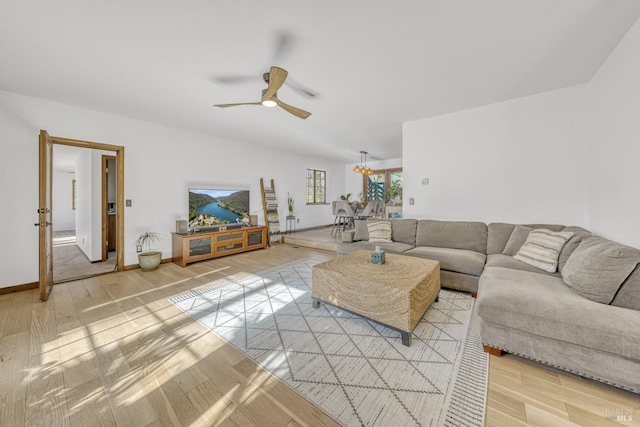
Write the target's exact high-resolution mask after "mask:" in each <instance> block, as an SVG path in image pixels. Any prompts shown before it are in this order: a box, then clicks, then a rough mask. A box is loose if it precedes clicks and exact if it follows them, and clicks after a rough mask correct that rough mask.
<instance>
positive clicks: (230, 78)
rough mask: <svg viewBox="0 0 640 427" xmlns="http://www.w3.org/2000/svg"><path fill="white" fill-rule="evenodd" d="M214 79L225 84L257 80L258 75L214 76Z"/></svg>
mask: <svg viewBox="0 0 640 427" xmlns="http://www.w3.org/2000/svg"><path fill="white" fill-rule="evenodd" d="M213 79H214V80H215V81H216V82H218V83H223V84H236V83H244V82H249V81H251V80H257V78H256V76H214V77H213Z"/></svg>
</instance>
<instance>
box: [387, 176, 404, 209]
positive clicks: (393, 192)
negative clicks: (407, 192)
mask: <svg viewBox="0 0 640 427" xmlns="http://www.w3.org/2000/svg"><path fill="white" fill-rule="evenodd" d="M386 196H387V197H388V198H389V202H391V203H392V204H395V203H398V202H400V201H401V200H402V185H401V184H400V182H398V181H395V182H393V183H392V184H391V185H390V186H389V188H387V191H386Z"/></svg>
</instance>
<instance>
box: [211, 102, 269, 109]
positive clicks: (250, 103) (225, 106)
mask: <svg viewBox="0 0 640 427" xmlns="http://www.w3.org/2000/svg"><path fill="white" fill-rule="evenodd" d="M238 105H262V103H261V102H238V103H235V104H215V105H214V107H220V108H227V107H237V106H238Z"/></svg>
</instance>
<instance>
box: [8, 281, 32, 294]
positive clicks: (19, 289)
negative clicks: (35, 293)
mask: <svg viewBox="0 0 640 427" xmlns="http://www.w3.org/2000/svg"><path fill="white" fill-rule="evenodd" d="M38 286H39V283H38V282H33V283H25V284H24V285H15V286H7V287H6V288H0V295H6V294H12V293H14V292H22V291H30V290H32V289H38Z"/></svg>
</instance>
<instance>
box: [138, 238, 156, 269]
mask: <svg viewBox="0 0 640 427" xmlns="http://www.w3.org/2000/svg"><path fill="white" fill-rule="evenodd" d="M159 240H160V234H159V233H154V232H153V231H149V230H147V231H145V232H144V233H142V234H141V235H139V236H138V239H137V240H136V242H135V245H136V247H138V246H140V247H142V248H144V247H145V246H146V247H147V251H146V252H140V253H139V254H138V263H139V264H140V268H141V269H142V271H151V270H155V269H156V268H158V266H160V263H161V262H162V252H158V251H152V250H151V244H152V243H154V242H157V241H159Z"/></svg>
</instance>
